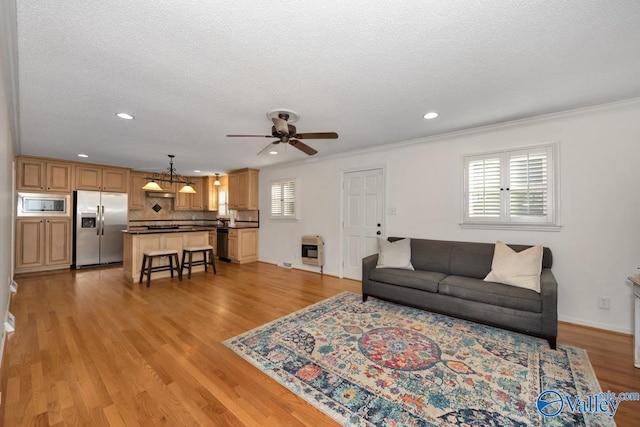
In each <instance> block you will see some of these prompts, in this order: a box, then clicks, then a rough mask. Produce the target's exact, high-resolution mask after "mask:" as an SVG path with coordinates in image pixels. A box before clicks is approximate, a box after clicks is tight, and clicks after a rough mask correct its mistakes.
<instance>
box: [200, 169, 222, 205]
mask: <svg viewBox="0 0 640 427" xmlns="http://www.w3.org/2000/svg"><path fill="white" fill-rule="evenodd" d="M215 181H216V177H215V176H205V177H204V180H203V185H204V200H203V202H204V207H203V210H205V211H217V210H218V187H220V186H219V185H214V184H213V183H214V182H215Z"/></svg>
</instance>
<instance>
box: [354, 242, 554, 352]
mask: <svg viewBox="0 0 640 427" xmlns="http://www.w3.org/2000/svg"><path fill="white" fill-rule="evenodd" d="M399 239H400V238H398V237H390V238H389V239H388V240H389V241H392V242H393V241H396V240H399ZM494 247H495V245H494V244H493V243H473V242H453V241H440V240H426V239H411V264H412V265H413V267H414V268H415V270H405V269H398V268H376V264H377V260H378V254H375V255H371V256H368V257H366V258H363V260H362V300H363V301H366V300H367V297H369V296H372V297H376V298H380V299H385V300H388V301H392V302H396V303H400V304H404V305H410V306H413V307H417V308H421V309H425V310H428V311H433V312H437V313H442V314H446V315H449V316H454V317H459V318H463V319H467V320H472V321H474V322H479V323H483V324H487V325H492V326H498V327H501V328H505V329H509V330H513V331H517V332H522V333H525V334H529V335H533V336H536V337H540V338H545V339H547V340H548V341H549V346H550V347H551V348H552V349H555V348H556V337H557V335H558V309H557V306H558V284H557V282H556V279H555V277H554V276H553V273H551V270H550V269H551V264H552V256H551V250H549V248H544V252H543V260H542V274H541V277H540V293H537V292H536V291H533V290H529V289H524V288H519V287H516V286H510V285H504V284H501V283H494V282H485V281H484V280H483V279H484V278H485V277H486V276H487V274H488V273H489V272H490V271H491V262H492V260H493V253H494ZM509 247H511V248H512V249H514V250H515V251H517V252H519V251H521V250H523V249H526V248H529V247H530V246H523V245H509Z"/></svg>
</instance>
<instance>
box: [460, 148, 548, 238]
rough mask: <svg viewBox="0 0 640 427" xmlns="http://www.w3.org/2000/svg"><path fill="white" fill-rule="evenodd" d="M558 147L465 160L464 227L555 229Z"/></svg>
mask: <svg viewBox="0 0 640 427" xmlns="http://www.w3.org/2000/svg"><path fill="white" fill-rule="evenodd" d="M556 150H557V144H547V145H541V146H536V147H529V148H523V149H520V150H512V151H502V152H494V153H486V154H479V155H473V156H467V157H465V158H464V166H465V167H464V171H465V176H464V183H465V188H464V205H463V206H464V220H463V225H474V224H475V225H478V226H485V225H490V226H502V225H513V226H518V225H520V226H523V225H524V226H536V227H537V226H544V227H547V226H556V225H557V224H556V223H555V221H556V220H557V217H556V213H555V209H556V200H555V197H557V194H556V192H555V189H554V173H555V172H554V170H553V166H554V155H555V154H554V153H555V151H556Z"/></svg>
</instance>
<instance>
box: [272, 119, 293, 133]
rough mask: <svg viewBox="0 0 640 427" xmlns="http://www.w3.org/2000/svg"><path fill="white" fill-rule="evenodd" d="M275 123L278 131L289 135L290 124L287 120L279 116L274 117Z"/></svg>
mask: <svg viewBox="0 0 640 427" xmlns="http://www.w3.org/2000/svg"><path fill="white" fill-rule="evenodd" d="M271 120H273V125H274V126H275V128H276V131H278V132H280V133H281V134H283V135H289V125H288V124H287V121H286V120H283V119H280V118H278V117H273V118H272V119H271Z"/></svg>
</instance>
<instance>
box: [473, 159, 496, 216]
mask: <svg viewBox="0 0 640 427" xmlns="http://www.w3.org/2000/svg"><path fill="white" fill-rule="evenodd" d="M467 167H468V178H467V180H468V181H467V182H468V217H469V218H471V219H473V220H481V219H490V218H491V219H498V218H500V206H501V202H500V197H501V195H500V181H501V177H500V157H489V158H479V159H475V160H470V161H469V162H468V166H467Z"/></svg>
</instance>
